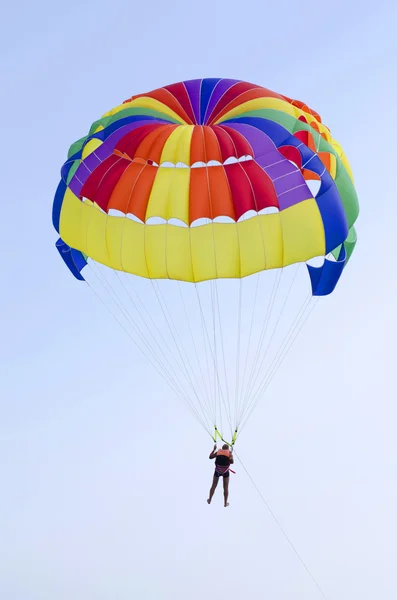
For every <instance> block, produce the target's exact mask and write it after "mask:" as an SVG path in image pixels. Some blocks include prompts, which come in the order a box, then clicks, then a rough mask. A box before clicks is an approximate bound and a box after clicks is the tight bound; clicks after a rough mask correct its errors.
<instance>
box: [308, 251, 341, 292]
mask: <svg viewBox="0 0 397 600" xmlns="http://www.w3.org/2000/svg"><path fill="white" fill-rule="evenodd" d="M345 264H346V250H345V246H344V245H342V247H341V251H340V253H339V258H338V261H337V262H335V261H332V260H328V259H327V258H326V259H325V261H324V264H323V266H322V267H311V266H310V265H306V266H307V269H308V271H309V275H310V281H311V284H312V294H313V296H328V295H329V294H331V293H332V292H333V291H334V289H335V287H336V284H337V283H338V281H339V278H340V276H341V275H342V271H343V269H344V267H345Z"/></svg>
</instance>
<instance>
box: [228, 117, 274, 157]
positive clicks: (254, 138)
mask: <svg viewBox="0 0 397 600" xmlns="http://www.w3.org/2000/svg"><path fill="white" fill-rule="evenodd" d="M224 125H225V126H227V127H230V129H235V130H236V131H238V132H239V133H241V135H243V136H244V137H245V139H246V140H247V141H248V142H249V144H250V146H251V148H252V150H253V152H254V158H256V157H257V156H263V155H264V154H267V153H268V152H271V151H272V150H275V145H274V143H273V142H272V140H271V139H270V138H269V137H268V136H267V135H266V133H263V131H261V130H260V129H257V128H256V127H252V125H246V124H245V123H224ZM277 154H278V153H277ZM279 156H280V154H279Z"/></svg>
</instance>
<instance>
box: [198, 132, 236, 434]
mask: <svg viewBox="0 0 397 600" xmlns="http://www.w3.org/2000/svg"><path fill="white" fill-rule="evenodd" d="M200 131H201V135H202V141H203V148H204V162H205V163H206V167H205V173H206V179H207V192H208V198H209V204H210V215H211V229H212V243H213V248H214V262H215V275H216V277H215V280H216V281H217V280H218V275H219V272H218V261H217V255H216V243H215V232H214V209H213V202H212V194H211V185H210V178H209V172H208V169H209V167H208V164H207V163H208V153H207V141H206V138H205V135H204V129H203V128H200ZM229 137H230V136H229ZM232 143H233V140H232ZM233 145H234V143H233ZM223 169H224V167H223ZM211 290H212V288H211ZM212 313H213V324H214V358H215V360H214V370H215V373H214V375H215V376H216V381H217V383H218V391H219V394H220V398H219V414H220V416H221V415H222V410H221V403H220V399H222V402H223V404H224V406H225V410H226V414H227V409H226V402H225V398H224V394H223V388H222V386H221V382H220V379H219V371H218V359H217V347H216V337H215V311H214V302H212ZM226 381H227V379H226ZM215 394H216V389H215ZM227 400H228V402H229V398H227ZM215 408H216V395H215ZM229 412H230V406H229ZM229 420H230V419H229ZM214 425H215V427H216V411H215V421H214ZM230 428H231V429H232V425H231V423H230Z"/></svg>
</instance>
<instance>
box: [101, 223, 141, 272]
mask: <svg viewBox="0 0 397 600" xmlns="http://www.w3.org/2000/svg"><path fill="white" fill-rule="evenodd" d="M116 218H117V217H109V220H110V219H116ZM119 221H123V222H124V230H123V234H122V240H119V239H118V240H117V242H118V243H119V244H121V248H122V263H123V271H126V272H127V273H134V274H135V275H140V276H141V277H149V272H148V269H147V265H146V258H145V252H144V247H145V227H144V226H143V225H142V223H137V222H136V221H132V220H131V219H128V218H127V217H126V218H125V219H123V218H119Z"/></svg>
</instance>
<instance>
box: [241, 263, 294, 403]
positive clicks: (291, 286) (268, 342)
mask: <svg viewBox="0 0 397 600" xmlns="http://www.w3.org/2000/svg"><path fill="white" fill-rule="evenodd" d="M300 267H301V263H299V264H298V265H297V268H296V269H295V273H294V276H293V278H292V281H291V283H290V285H289V288H288V292H287V294H286V296H285V298H284V302H283V304H282V305H281V309H280V311H279V314H278V317H277V320H276V322H275V324H274V326H273V329H272V332H271V334H270V336H269V339H268V341H267V344H266V347H265V352H264V354H263V356H262V359H261V361H260V364H259V368H258V369H256V373H255V377H254V378H253V380H252V384H251V393H252V394H254V390H255V385H256V382H257V381H258V378H259V377H260V374H261V370H262V367H263V365H264V363H265V359H266V356H267V354H268V352H269V348H270V346H271V343H272V341H273V338H274V334H275V332H276V330H277V327H278V324H279V322H280V320H281V317H282V316H283V313H284V309H285V306H286V304H287V302H288V298H289V297H290V294H291V290H292V288H293V286H294V283H295V280H296V276H297V274H298V271H299V269H300ZM250 400H251V397H250V394H247V404H249V402H250Z"/></svg>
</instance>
